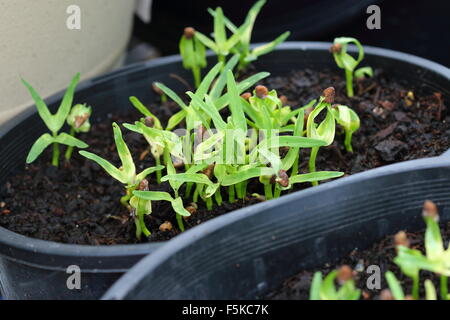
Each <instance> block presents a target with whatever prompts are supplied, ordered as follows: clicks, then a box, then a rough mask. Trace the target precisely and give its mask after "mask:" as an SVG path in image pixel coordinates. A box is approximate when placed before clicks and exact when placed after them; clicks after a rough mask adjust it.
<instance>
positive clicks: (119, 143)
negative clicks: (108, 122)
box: [113, 122, 136, 183]
mask: <svg viewBox="0 0 450 320" xmlns="http://www.w3.org/2000/svg"><path fill="white" fill-rule="evenodd" d="M113 131H114V141H115V142H116V147H117V153H118V154H119V158H120V161H122V168H121V170H122V172H123V174H124V176H126V177H127V178H128V183H133V181H131V180H132V179H134V177H135V175H136V166H135V165H134V161H133V157H132V156H131V152H130V149H128V146H127V144H126V143H125V141H124V140H123V137H122V131H121V130H120V127H119V125H118V124H117V123H115V122H114V123H113Z"/></svg>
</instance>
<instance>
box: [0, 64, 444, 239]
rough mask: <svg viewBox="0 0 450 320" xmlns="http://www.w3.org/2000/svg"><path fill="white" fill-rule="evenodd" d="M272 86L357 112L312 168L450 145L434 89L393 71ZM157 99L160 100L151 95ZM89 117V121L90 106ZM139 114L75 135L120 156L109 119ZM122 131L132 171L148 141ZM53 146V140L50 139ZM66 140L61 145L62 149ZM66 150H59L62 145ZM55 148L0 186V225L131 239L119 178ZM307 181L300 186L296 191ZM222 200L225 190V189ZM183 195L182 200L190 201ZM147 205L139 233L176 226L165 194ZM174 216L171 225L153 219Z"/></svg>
mask: <svg viewBox="0 0 450 320" xmlns="http://www.w3.org/2000/svg"><path fill="white" fill-rule="evenodd" d="M263 84H265V85H267V86H268V87H269V89H276V90H277V91H278V93H279V95H285V96H287V98H288V101H289V105H291V106H292V107H293V108H297V107H300V106H303V105H305V104H306V103H308V102H309V101H310V100H312V99H316V98H317V97H318V96H319V95H320V94H321V93H322V91H323V89H325V88H327V87H329V86H334V87H335V88H336V103H341V104H345V105H348V106H350V107H352V108H353V109H354V110H355V111H356V112H357V113H358V114H359V116H360V118H361V128H360V130H359V131H358V132H357V133H355V134H354V138H353V148H354V150H355V153H346V152H345V149H344V147H343V137H342V134H341V131H339V130H338V134H337V139H336V141H337V142H335V143H334V144H333V145H331V146H330V147H326V148H321V149H320V151H319V155H318V157H317V169H318V170H337V171H344V172H345V173H346V174H353V173H356V172H360V171H364V170H367V169H371V168H375V167H379V166H382V165H386V164H389V163H393V162H398V161H404V160H410V159H417V158H423V157H431V156H436V155H439V154H441V153H443V152H444V151H446V150H447V149H448V148H449V139H448V136H449V135H450V125H449V123H450V114H449V112H448V110H447V107H446V106H445V105H444V102H443V100H444V99H443V97H441V96H440V93H438V92H437V93H433V92H431V93H426V94H425V93H421V92H415V91H412V92H411V93H409V95H408V92H409V91H411V90H412V88H409V87H406V86H403V85H401V84H399V83H397V82H396V81H394V80H392V79H389V77H388V75H387V74H384V73H383V72H381V71H376V75H375V77H374V78H372V79H366V80H364V81H361V82H359V83H357V85H356V86H355V93H356V96H355V97H354V98H352V99H349V98H347V97H346V94H345V81H344V79H343V78H342V76H341V75H334V74H331V75H330V73H325V72H324V73H318V72H313V71H310V70H304V71H294V72H292V73H291V74H289V75H287V76H285V77H272V78H269V79H268V80H265V81H263ZM154 105H158V104H153V106H154ZM159 105H160V107H159V108H154V107H152V108H151V110H152V111H153V112H154V113H155V114H156V115H157V116H158V117H160V119H162V121H163V122H165V121H167V119H168V118H169V117H170V115H171V114H173V113H174V112H176V111H178V108H177V106H176V105H174V103H172V102H169V103H166V104H159ZM93 107H94V117H93V122H95V106H93ZM139 118H140V115H139V114H137V113H136V112H134V111H130V113H129V114H124V115H110V116H109V118H108V119H107V120H103V121H100V122H97V123H96V124H94V125H93V126H92V129H91V132H90V133H88V134H80V135H79V138H80V139H82V140H84V141H85V142H86V143H88V144H89V148H88V150H89V151H90V152H93V153H96V154H98V155H100V156H102V157H104V158H105V159H108V160H110V161H111V162H112V163H113V164H115V165H118V164H119V163H120V161H119V158H118V155H117V152H116V150H115V145H114V140H113V135H112V128H111V123H112V122H113V121H116V122H118V123H119V124H120V123H123V122H134V121H136V120H137V119H139ZM122 131H123V133H124V139H125V141H126V142H127V144H128V145H129V147H130V150H131V151H132V153H133V156H134V159H135V163H136V166H137V171H138V172H140V171H141V170H143V169H144V168H147V167H149V166H153V165H155V164H154V161H153V158H152V156H151V155H147V156H146V157H145V158H144V159H143V160H141V159H140V155H141V154H142V153H143V152H144V151H145V150H146V149H147V147H148V145H147V142H146V141H145V140H144V138H143V137H141V136H139V135H138V134H135V133H132V132H129V131H127V130H126V129H122ZM49 149H50V148H49ZM62 149H63V148H62ZM62 151H63V150H62ZM301 156H302V157H301V159H302V160H303V161H301V163H300V164H299V168H300V172H307V160H308V156H309V154H308V152H307V151H302V154H301ZM50 157H51V150H46V152H44V154H43V155H42V156H41V157H40V158H39V159H38V160H37V161H36V162H35V163H33V164H31V165H24V169H23V170H22V171H21V172H20V173H18V174H16V175H14V176H12V177H10V178H9V179H8V181H7V182H6V183H5V184H4V185H3V186H2V187H1V189H0V226H2V227H5V228H7V229H9V230H12V231H14V232H17V233H20V234H23V235H26V236H30V237H34V238H39V239H44V240H51V241H57V242H63V243H72V244H93V245H112V244H124V243H136V242H137V240H136V237H135V226H134V222H133V219H131V217H130V215H129V213H128V212H127V210H126V209H125V208H124V207H122V206H121V205H120V203H119V199H120V197H121V196H122V193H123V187H122V185H121V184H120V183H119V182H117V181H115V180H114V179H112V178H111V177H109V176H108V175H107V174H106V173H105V172H104V171H103V169H101V168H100V167H99V166H98V165H97V164H95V163H93V162H92V161H89V160H87V159H85V158H83V157H81V156H80V155H78V153H77V152H74V154H73V158H72V160H71V162H70V163H64V161H63V160H61V165H60V167H59V168H58V169H56V168H53V167H52V166H51V165H50ZM306 187H309V185H307V184H305V185H299V186H296V188H295V189H294V190H298V189H302V188H306ZM150 190H162V191H170V188H169V186H168V184H167V183H163V184H161V185H157V183H156V181H155V176H154V175H152V176H151V177H150ZM253 192H259V193H263V192H262V188H261V186H260V184H259V183H253V184H249V190H248V195H251V194H252V193H253ZM223 198H224V200H225V199H226V198H227V194H226V191H225V190H224V191H223ZM259 201H260V200H259V199H256V198H251V197H250V196H249V198H247V199H245V200H241V201H238V202H236V203H233V204H230V203H227V202H226V201H225V202H224V204H223V205H222V206H221V207H217V206H214V208H213V210H212V211H207V210H206V208H205V206H204V204H203V203H202V202H200V203H199V204H198V205H199V208H198V210H197V212H196V213H195V214H194V215H193V216H192V217H191V218H190V219H189V220H188V221H186V222H185V226H186V228H191V227H193V226H195V225H198V224H199V223H201V222H204V221H206V220H208V219H211V218H214V217H217V216H219V215H221V214H225V213H227V212H230V211H232V210H235V209H238V208H241V207H244V206H247V205H251V204H254V203H257V202H259ZM188 203H189V201H185V205H188ZM152 206H153V210H152V211H153V213H152V214H151V215H149V216H147V217H146V223H147V226H148V228H149V230H150V231H151V232H152V235H151V236H150V237H149V238H148V239H143V240H142V241H163V240H168V239H170V238H172V237H174V236H176V235H177V234H179V231H178V228H177V223H176V218H175V214H174V212H173V211H172V209H171V207H170V205H169V204H168V203H166V202H153V204H152ZM165 221H169V222H171V224H172V226H173V228H172V230H171V231H170V232H162V231H160V230H159V226H160V225H161V224H162V223H164V222H165Z"/></svg>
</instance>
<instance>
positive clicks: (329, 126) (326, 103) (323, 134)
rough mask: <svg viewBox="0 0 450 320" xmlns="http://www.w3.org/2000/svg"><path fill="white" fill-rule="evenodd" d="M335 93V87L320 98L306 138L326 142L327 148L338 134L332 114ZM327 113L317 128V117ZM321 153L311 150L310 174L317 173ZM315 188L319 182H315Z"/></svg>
mask: <svg viewBox="0 0 450 320" xmlns="http://www.w3.org/2000/svg"><path fill="white" fill-rule="evenodd" d="M334 95H335V91H334V88H333V87H330V88H327V89H325V90H324V92H323V95H322V96H321V97H320V99H319V102H318V103H317V105H316V107H315V108H314V110H313V111H312V112H311V113H310V114H309V116H308V121H307V124H306V136H307V137H308V138H312V139H318V140H322V141H324V142H325V146H329V145H330V144H332V143H333V141H334V136H335V132H336V125H335V117H334V113H333V112H332V108H331V104H332V103H333V101H334ZM322 111H325V112H326V117H325V119H324V120H323V121H322V122H321V123H320V124H319V125H318V126H317V125H316V123H315V119H316V117H317V116H318V115H319V114H320V113H321V112H322ZM318 152H319V147H313V148H312V149H311V155H310V158H309V172H310V173H312V172H315V171H316V158H317V154H318ZM312 184H313V186H315V185H317V184H318V182H313V183H312Z"/></svg>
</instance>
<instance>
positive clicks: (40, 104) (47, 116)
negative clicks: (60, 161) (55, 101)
mask: <svg viewBox="0 0 450 320" xmlns="http://www.w3.org/2000/svg"><path fill="white" fill-rule="evenodd" d="M22 83H23V84H24V85H25V86H26V87H27V89H28V91H29V92H30V95H31V97H32V98H33V100H34V103H35V104H36V108H37V111H38V114H39V116H40V117H41V119H42V120H43V121H44V123H45V125H46V126H47V128H48V129H49V130H50V131H51V132H53V133H57V132H58V130H59V129H58V126H57V124H56V123H55V120H54V116H53V115H52V114H51V113H50V111H49V110H48V107H47V105H46V104H45V102H44V100H43V99H42V98H41V96H40V95H39V94H38V93H37V92H36V90H34V88H33V87H32V86H31V85H30V84H29V83H28V82H26V81H25V80H23V79H22Z"/></svg>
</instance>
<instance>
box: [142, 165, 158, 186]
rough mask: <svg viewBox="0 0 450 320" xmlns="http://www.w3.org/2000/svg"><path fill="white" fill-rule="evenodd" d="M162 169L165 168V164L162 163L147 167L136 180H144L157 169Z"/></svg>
mask: <svg viewBox="0 0 450 320" xmlns="http://www.w3.org/2000/svg"><path fill="white" fill-rule="evenodd" d="M162 169H164V166H161V165H159V166H156V167H151V168H147V169H145V170H144V171H142V172H141V173H139V174H138V175H137V176H136V182H139V181H142V180H143V179H145V178H146V177H147V176H148V175H150V174H152V173H153V172H156V171H161V170H162Z"/></svg>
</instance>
